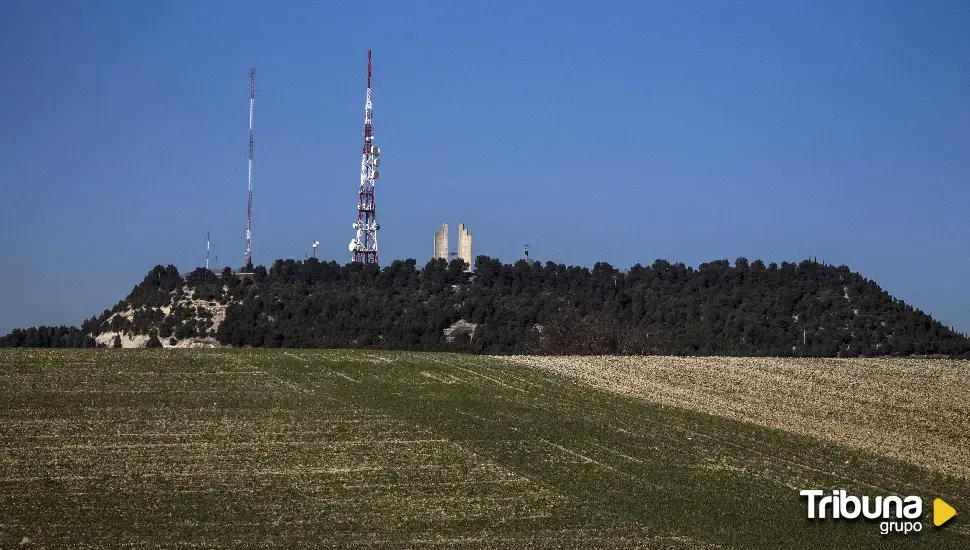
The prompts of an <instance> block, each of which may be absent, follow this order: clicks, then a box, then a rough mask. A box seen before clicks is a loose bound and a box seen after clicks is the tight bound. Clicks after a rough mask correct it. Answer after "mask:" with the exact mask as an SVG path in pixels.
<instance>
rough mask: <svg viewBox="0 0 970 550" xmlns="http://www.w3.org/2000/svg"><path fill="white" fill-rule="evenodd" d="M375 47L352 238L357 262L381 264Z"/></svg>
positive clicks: (365, 114)
mask: <svg viewBox="0 0 970 550" xmlns="http://www.w3.org/2000/svg"><path fill="white" fill-rule="evenodd" d="M370 77H371V51H370V50H367V102H366V103H365V104H364V150H363V155H362V157H361V160H360V195H359V197H358V200H357V221H356V222H354V229H356V230H357V234H356V236H354V239H353V240H352V241H350V246H349V248H350V251H351V252H353V253H354V258H353V261H354V262H361V263H365V264H377V263H378V261H377V230H378V229H380V228H381V226H380V224H378V223H377V209H376V206H375V203H374V183H375V182H376V181H377V179H378V178H379V177H380V172H378V171H377V167H378V166H380V164H381V161H380V153H381V150H380V148H379V147H377V146H376V145H374V144H373V139H374V126H373V121H374V107H373V105H372V104H371V100H370Z"/></svg>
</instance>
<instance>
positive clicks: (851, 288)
mask: <svg viewBox="0 0 970 550" xmlns="http://www.w3.org/2000/svg"><path fill="white" fill-rule="evenodd" d="M466 267H467V266H466V265H465V264H463V263H462V262H461V261H460V260H455V261H452V262H451V263H446V262H445V261H444V260H432V261H430V262H428V263H427V265H425V266H424V268H423V269H418V267H417V265H416V262H415V261H414V260H405V261H395V262H393V263H391V264H390V265H387V266H385V267H383V268H382V269H378V268H377V267H376V266H367V265H360V264H348V265H343V266H341V265H338V264H337V263H335V262H320V261H318V260H316V259H312V258H311V259H309V260H307V261H305V262H297V261H294V260H277V261H276V262H275V263H274V264H273V266H272V267H271V268H270V269H269V270H267V269H265V268H263V267H256V268H255V269H254V270H253V273H254V274H253V276H251V277H245V278H239V277H236V276H234V275H233V273H232V270H231V269H229V268H226V269H225V270H224V271H223V272H222V273H219V274H216V273H212V272H209V271H206V270H205V269H197V270H195V271H193V272H191V273H190V274H189V275H188V276H186V277H182V276H181V275H180V274H179V273H178V270H177V269H175V267H174V266H168V267H162V266H157V267H155V269H153V270H152V271H151V272H150V273H149V274H148V276H146V277H145V280H144V281H142V282H141V283H140V284H139V285H137V286H136V287H134V288H133V289H132V292H131V294H130V295H129V296H128V297H127V298H126V299H125V300H122V301H121V302H119V303H118V304H117V305H116V306H115V307H114V308H113V309H112V310H105V312H104V313H103V314H102V315H101V316H100V317H98V318H91V319H89V320H87V321H85V323H84V325H83V331H84V332H85V333H91V334H95V335H96V334H99V333H101V332H105V331H120V332H126V333H137V334H148V335H150V336H151V337H152V340H153V345H155V342H156V340H157V338H158V337H160V338H162V339H164V340H166V341H168V340H169V339H170V338H171V339H173V340H172V341H173V342H174V341H176V340H178V339H182V338H188V337H196V336H215V337H216V338H217V339H218V340H219V341H220V342H221V343H223V344H230V345H233V346H255V347H366V348H385V349H408V350H438V349H445V350H453V351H465V352H473V353H570V354H599V353H656V354H677V355H709V354H724V355H798V356H868V355H914V354H915V355H933V354H943V355H949V356H959V357H970V341H968V339H967V338H966V336H964V335H962V334H959V333H956V332H954V331H953V330H951V329H949V328H947V327H945V326H943V325H942V324H940V323H939V322H937V321H935V320H933V319H932V318H931V317H930V316H929V315H927V314H925V313H923V312H922V311H920V310H918V309H914V308H913V307H912V306H910V305H907V304H905V303H903V302H902V301H900V300H896V299H894V298H893V297H892V296H890V295H889V294H888V293H887V292H885V291H884V290H882V289H881V288H880V287H879V285H877V284H876V283H875V282H873V281H870V280H868V279H866V278H864V277H862V276H861V275H859V274H857V273H853V272H851V271H850V270H849V268H847V267H845V266H841V267H835V266H828V265H823V264H820V263H816V262H814V261H804V262H801V263H799V264H794V263H788V262H785V263H782V264H781V265H776V264H769V265H765V264H764V263H763V262H761V261H754V262H748V261H747V260H746V259H744V258H738V260H737V261H735V262H734V264H733V265H732V264H731V263H730V262H728V261H727V260H718V261H713V262H710V263H705V264H701V265H700V266H699V267H698V268H696V269H695V268H692V267H689V266H685V265H684V264H680V263H678V264H672V263H668V262H666V261H663V260H657V261H656V262H654V263H653V264H652V265H650V266H646V267H645V266H641V265H639V264H638V265H636V266H634V267H632V268H631V269H629V270H628V271H626V272H621V271H620V270H618V269H616V268H614V267H612V266H610V265H609V264H606V263H598V264H596V265H595V266H593V268H592V269H588V268H585V267H575V266H573V267H567V266H565V265H562V264H555V263H552V262H548V263H546V264H545V265H541V264H539V263H538V262H536V263H531V264H530V263H527V262H525V261H519V262H516V263H515V264H511V265H510V264H503V263H501V262H500V261H499V260H497V259H493V258H489V257H487V256H479V257H478V258H477V259H476V262H475V271H474V273H471V272H469V271H467V270H466ZM174 298H184V299H189V298H191V300H195V301H189V302H186V301H185V300H182V301H178V300H175V299H174ZM203 302H204V303H209V304H219V305H221V306H222V307H226V310H225V314H226V315H225V320H224V321H223V322H222V323H221V324H220V325H219V326H218V328H216V327H215V326H214V323H213V319H212V314H211V310H209V309H205V308H203V307H202V306H201V305H200V306H191V305H186V304H196V303H197V304H202V303H203ZM172 304H176V305H175V306H174V307H172ZM163 307H169V309H168V310H167V312H166V311H163V310H162V308H163ZM125 310H128V311H130V315H128V316H124V315H120V314H118V313H120V312H122V311H125ZM116 314H117V315H116ZM459 320H463V321H465V322H467V323H470V324H466V325H465V326H466V327H468V329H469V330H467V331H466V332H462V331H458V332H456V333H454V334H452V335H451V336H452V337H446V336H445V333H444V332H443V331H444V329H446V328H448V327H450V326H452V325H453V324H454V323H456V322H457V321H459ZM7 338H8V339H9V338H10V337H7Z"/></svg>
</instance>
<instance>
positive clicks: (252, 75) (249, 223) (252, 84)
mask: <svg viewBox="0 0 970 550" xmlns="http://www.w3.org/2000/svg"><path fill="white" fill-rule="evenodd" d="M255 100H256V69H249V201H248V204H247V206H246V267H245V268H244V269H246V270H249V269H250V266H252V265H253V106H254V104H255Z"/></svg>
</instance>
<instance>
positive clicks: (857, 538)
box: [0, 350, 970, 549]
mask: <svg viewBox="0 0 970 550" xmlns="http://www.w3.org/2000/svg"><path fill="white" fill-rule="evenodd" d="M875 399H878V396H876V397H875ZM0 405H3V406H2V409H0V447H2V448H3V450H4V452H3V454H2V455H0V547H4V548H7V547H16V546H17V545H18V544H20V543H21V542H24V541H25V540H26V541H27V543H26V544H25V545H24V546H25V547H28V548H30V547H35V548H41V547H50V548H58V547H73V548H83V547H92V548H95V547H96V548H103V547H118V546H125V547H130V546H134V547H170V546H179V545H183V546H192V547H227V546H233V547H237V546H248V547H267V546H274V547H288V548H295V547H340V548H354V547H388V546H390V547H408V548H412V547H438V548H455V547H468V548H522V547H535V548H557V549H561V548H630V547H641V548H704V547H728V548H780V547H785V548H827V547H831V548H834V547H854V548H855V547H860V548H866V547H873V548H875V547H879V548H884V547H910V546H928V547H929V546H931V547H934V548H948V547H949V548H965V547H967V545H968V543H970V536H968V535H970V532H968V531H967V530H966V528H965V527H963V525H962V524H961V521H960V516H958V517H957V518H956V519H954V520H953V522H952V523H953V525H952V526H950V527H949V528H944V529H935V528H934V527H932V525H931V524H929V523H928V519H927V518H928V517H929V514H930V502H931V501H932V498H933V497H936V496H940V497H942V498H944V499H946V500H947V501H948V502H950V503H951V504H953V505H954V506H955V507H956V508H957V510H958V511H961V510H962V509H966V507H967V506H966V505H967V504H968V503H970V483H968V481H967V479H966V478H965V477H963V476H959V475H953V474H951V473H948V471H947V470H941V469H934V468H930V467H927V466H925V465H919V464H918V463H914V462H913V461H903V460H900V459H899V458H898V457H893V456H886V454H885V453H879V452H875V451H873V450H867V449H864V448H858V447H853V446H852V445H843V444H839V443H835V442H831V441H824V440H822V439H819V438H817V437H808V436H806V435H799V434H797V433H791V431H786V430H785V429H777V428H772V427H766V426H763V425H758V424H756V423H752V422H743V421H739V420H734V419H729V418H724V417H722V416H716V415H712V414H707V413H704V412H697V411H692V410H689V409H688V408H684V407H680V406H670V404H664V403H656V402H653V401H651V400H649V399H644V396H638V395H632V394H631V395H626V394H623V393H618V392H616V391H610V390H609V389H608V388H597V387H593V386H590V385H588V384H585V383H582V382H580V381H577V380H574V379H572V378H569V377H562V376H560V375H559V374H557V373H554V372H548V371H545V370H543V369H542V368H535V367H531V366H526V365H522V364H518V363H514V362H508V361H504V360H499V359H493V358H486V357H471V356H459V355H450V354H417V353H391V352H363V351H307V350H298V351H296V350H294V351H280V350H90V351H52V350H11V351H3V352H0ZM714 412H716V411H714ZM886 414H892V412H891V411H887V413H886ZM781 428H784V426H781ZM807 488H821V489H825V488H845V489H847V490H850V491H851V492H854V493H856V494H870V495H877V494H881V495H885V494H891V493H902V494H917V495H920V496H922V497H924V503H925V505H926V510H925V513H924V526H923V532H922V533H920V534H918V535H910V536H907V537H902V536H898V535H896V536H893V535H891V536H888V537H882V536H880V535H879V533H878V529H877V525H876V524H874V523H870V522H834V521H825V522H818V521H810V520H807V519H806V512H805V501H804V499H802V498H800V497H799V496H798V490H799V489H807ZM25 537H26V539H25Z"/></svg>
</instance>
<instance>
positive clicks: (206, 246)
mask: <svg viewBox="0 0 970 550" xmlns="http://www.w3.org/2000/svg"><path fill="white" fill-rule="evenodd" d="M205 270H206V271H209V231H206V232H205Z"/></svg>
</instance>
